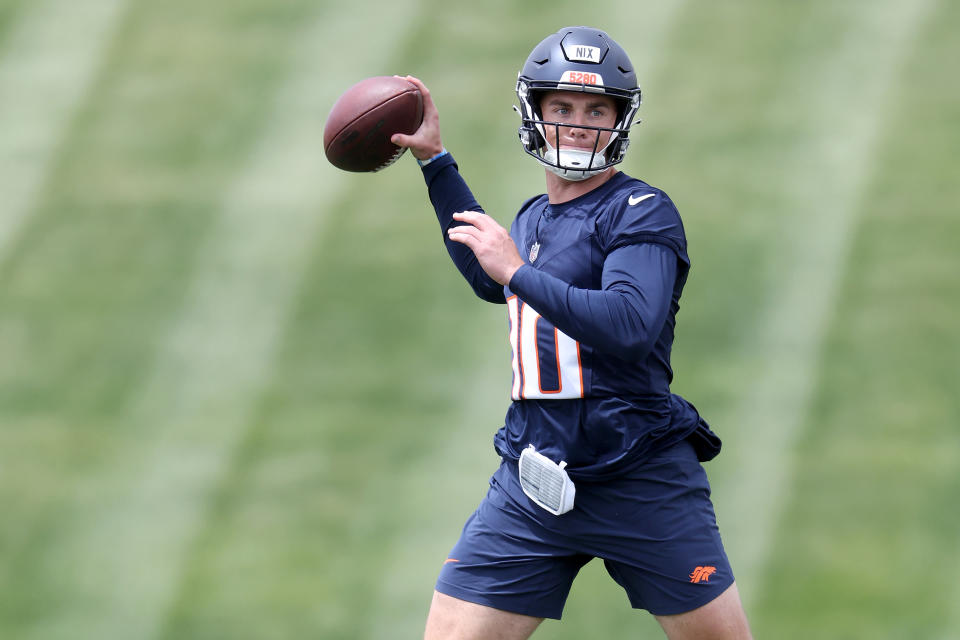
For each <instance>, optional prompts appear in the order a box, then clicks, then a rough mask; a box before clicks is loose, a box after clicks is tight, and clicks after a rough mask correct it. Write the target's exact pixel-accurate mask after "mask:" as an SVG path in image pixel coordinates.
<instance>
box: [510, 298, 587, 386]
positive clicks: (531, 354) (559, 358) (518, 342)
mask: <svg viewBox="0 0 960 640" xmlns="http://www.w3.org/2000/svg"><path fill="white" fill-rule="evenodd" d="M507 314H508V315H509V321H510V348H511V349H513V358H512V365H513V389H512V391H511V393H510V396H511V397H512V398H513V399H514V400H530V399H538V398H539V399H552V400H559V399H563V398H582V397H583V367H582V366H581V364H580V344H579V343H578V342H577V341H576V340H574V339H573V338H571V337H570V336H568V335H566V334H564V333H563V332H562V331H560V330H558V329H557V328H556V327H554V326H553V325H552V324H550V323H549V322H548V321H547V320H545V319H544V318H543V317H542V316H541V315H540V314H539V313H537V312H536V311H534V310H533V309H532V308H531V307H530V306H529V305H527V304H524V303H523V301H521V300H520V299H519V298H518V297H517V296H511V297H510V298H509V299H508V300H507Z"/></svg>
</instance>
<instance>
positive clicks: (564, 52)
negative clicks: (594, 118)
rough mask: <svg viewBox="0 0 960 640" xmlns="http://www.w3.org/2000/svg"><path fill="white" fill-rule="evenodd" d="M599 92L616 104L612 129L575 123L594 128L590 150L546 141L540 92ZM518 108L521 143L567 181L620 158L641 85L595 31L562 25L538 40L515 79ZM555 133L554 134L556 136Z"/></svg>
mask: <svg viewBox="0 0 960 640" xmlns="http://www.w3.org/2000/svg"><path fill="white" fill-rule="evenodd" d="M557 90H559V91H579V92H590V93H602V94H605V95H608V96H611V97H612V98H614V99H615V101H616V103H617V107H618V109H617V121H616V123H615V124H614V126H613V128H603V127H590V126H582V127H581V126H579V125H578V127H577V128H582V129H593V130H596V131H597V140H596V142H594V146H593V152H592V153H591V152H589V151H576V150H566V149H564V150H559V149H558V148H557V147H558V146H559V140H558V139H557V137H555V138H554V140H548V137H549V136H548V135H547V133H546V131H545V129H544V125H545V124H548V123H547V122H546V121H544V119H543V116H542V113H541V111H540V97H541V95H542V93H543V92H545V91H557ZM517 98H518V99H519V100H520V107H514V109H516V111H517V112H518V113H519V114H520V120H521V122H520V129H519V134H520V144H521V145H522V146H523V149H524V151H526V152H527V153H528V154H530V155H531V156H533V157H534V158H536V159H537V160H538V161H539V162H540V163H541V164H543V165H544V166H545V167H546V168H547V169H549V170H550V171H552V172H554V173H556V174H557V175H558V176H560V177H561V178H565V179H567V180H585V179H586V178H589V177H590V176H592V175H596V174H598V173H600V172H601V171H604V170H605V169H607V168H609V167H612V166H613V165H615V164H618V163H620V162H621V161H623V156H624V154H625V153H626V151H627V146H628V145H629V144H630V141H629V139H628V138H627V136H628V134H629V133H630V125H631V124H632V123H633V119H634V117H635V116H636V115H637V110H638V109H639V108H640V88H639V87H638V86H637V76H636V73H635V72H634V70H633V64H631V62H630V58H628V57H627V53H626V51H624V50H623V48H622V47H621V46H620V45H619V44H617V43H616V42H614V40H613V38H611V37H610V36H608V35H607V34H606V33H604V32H603V31H600V30H599V29H593V28H590V27H566V28H564V29H561V30H560V31H558V32H556V33H554V34H552V35H550V36H548V37H547V38H545V39H544V40H543V41H542V42H540V44H538V45H537V46H536V47H535V48H534V49H533V52H532V53H531V54H530V56H529V57H528V58H527V61H526V63H524V65H523V68H522V69H521V70H520V73H519V75H518V77H517ZM601 131H610V132H612V133H611V136H610V140H609V142H608V143H607V145H606V146H605V147H604V148H602V149H598V148H597V146H598V144H599V141H600V132H601ZM558 135H559V134H557V136H558Z"/></svg>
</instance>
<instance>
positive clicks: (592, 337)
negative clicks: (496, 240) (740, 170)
mask: <svg viewBox="0 0 960 640" xmlns="http://www.w3.org/2000/svg"><path fill="white" fill-rule="evenodd" d="M676 278H677V255H676V254H675V253H674V252H673V251H672V250H670V249H669V248H667V247H666V246H663V245H660V244H655V243H642V244H631V245H626V246H623V247H620V248H619V249H616V250H615V251H613V252H612V253H610V254H609V255H608V256H607V258H606V260H605V261H604V264H603V282H602V284H603V289H600V290H593V289H578V288H576V287H573V286H572V285H570V284H568V283H566V282H564V281H563V280H560V279H559V278H557V277H555V276H552V275H550V274H548V273H544V272H543V271H540V270H538V269H535V268H533V267H532V266H530V265H529V264H525V265H524V266H522V267H520V269H519V270H517V272H516V273H515V274H514V275H513V278H511V280H510V290H511V291H513V292H514V293H516V294H517V295H519V296H520V298H521V299H522V300H523V301H524V302H526V303H527V304H529V305H530V306H531V307H533V308H534V309H536V310H537V312H538V313H539V314H540V315H541V316H543V317H544V318H546V319H547V320H549V321H550V323H551V324H553V326H555V327H557V328H558V329H560V330H561V331H563V332H564V333H565V334H567V335H568V336H570V337H571V338H573V339H574V340H577V341H578V342H582V343H583V344H588V345H590V346H592V347H594V348H596V349H598V350H600V351H604V352H606V353H609V354H612V355H615V356H617V357H619V358H622V359H628V360H642V359H644V358H646V357H647V354H649V353H650V350H651V349H653V346H654V344H656V341H657V338H658V337H659V336H660V332H661V331H662V330H663V323H664V321H665V320H666V318H667V314H668V312H669V311H670V302H671V300H672V297H673V286H674V283H675V282H676Z"/></svg>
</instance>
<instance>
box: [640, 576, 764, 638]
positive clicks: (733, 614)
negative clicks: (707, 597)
mask: <svg viewBox="0 0 960 640" xmlns="http://www.w3.org/2000/svg"><path fill="white" fill-rule="evenodd" d="M657 622H659V623H660V626H661V627H663V630H664V631H665V632H666V634H667V637H668V638H669V639H670V640H694V639H696V640H750V638H752V637H753V636H752V635H751V634H750V626H749V624H748V623H747V616H746V614H744V612H743V605H742V604H741V603H740V592H739V591H738V590H737V583H736V582H734V583H733V584H731V585H730V586H729V587H728V588H727V590H726V591H724V592H723V593H721V594H720V595H719V596H717V597H716V598H714V599H713V600H711V601H710V602H708V603H707V604H705V605H703V606H702V607H698V608H696V609H694V610H692V611H687V612H686V613H678V614H676V615H670V616H657Z"/></svg>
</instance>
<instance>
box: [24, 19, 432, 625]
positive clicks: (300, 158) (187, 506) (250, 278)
mask: <svg viewBox="0 0 960 640" xmlns="http://www.w3.org/2000/svg"><path fill="white" fill-rule="evenodd" d="M410 5H411V3H391V4H390V5H389V6H388V5H383V6H382V7H381V8H380V9H379V12H380V13H379V15H378V20H383V21H384V23H385V24H393V25H394V28H393V29H391V30H390V31H389V33H393V34H395V36H396V37H399V36H401V35H402V34H404V33H405V28H404V25H405V22H406V19H405V18H403V17H402V16H410V15H416V11H415V8H416V7H412V6H410ZM327 6H328V7H331V9H330V11H325V12H321V14H320V15H318V16H317V18H316V20H315V21H314V23H313V24H311V25H308V26H306V27H305V28H304V30H303V31H302V33H301V34H300V35H299V40H298V43H297V44H296V45H295V46H296V54H295V56H294V57H293V59H292V61H291V64H290V68H289V75H288V77H287V78H286V79H285V81H284V82H283V84H282V86H281V87H280V89H279V90H278V94H277V98H276V103H275V107H274V109H273V112H272V114H271V115H270V117H269V122H268V123H267V125H266V127H265V129H264V131H263V133H262V135H261V138H260V140H259V141H258V143H257V144H256V145H254V149H253V152H252V154H251V155H250V157H249V159H248V161H247V162H246V164H245V166H243V168H242V169H241V170H240V171H239V173H238V175H237V176H236V177H235V179H234V180H233V182H232V185H231V187H230V188H229V190H228V191H227V192H226V194H225V196H224V200H223V204H222V208H221V210H220V211H219V214H218V216H217V219H216V221H215V222H214V224H213V225H212V228H211V229H210V231H209V236H208V237H207V238H206V245H205V246H204V247H203V248H202V250H201V251H200V254H199V255H200V259H199V262H198V264H197V265H196V270H195V275H194V278H193V283H192V287H191V291H190V294H189V295H188V297H187V300H186V302H185V305H184V307H183V308H182V310H181V311H180V314H179V317H178V318H177V319H176V321H175V322H174V323H173V328H172V330H171V332H170V334H169V336H168V338H167V339H166V341H165V342H164V343H163V345H162V348H161V351H160V352H159V353H158V355H157V358H156V362H155V365H154V368H153V371H152V374H151V375H150V376H149V377H148V380H147V382H146V383H145V384H144V386H143V388H142V390H141V393H140V396H139V402H138V403H137V406H136V407H135V409H134V410H133V412H132V415H131V416H130V425H131V426H130V428H131V429H132V430H134V431H135V432H136V433H137V435H138V439H137V441H136V447H135V448H133V449H134V450H130V449H131V448H130V447H128V448H127V449H126V450H124V451H123V452H122V455H120V456H117V458H116V459H114V460H113V461H112V462H107V463H105V464H104V466H103V467H102V468H100V469H99V470H98V471H97V473H96V477H93V478H90V479H88V481H87V484H86V485H85V488H83V489H81V493H83V496H82V497H81V502H83V503H86V502H89V503H90V504H91V508H90V509H88V510H87V511H86V512H84V513H83V514H82V515H81V516H80V517H78V521H77V522H75V523H71V524H72V525H73V529H72V533H71V535H70V537H69V538H68V540H67V543H66V544H65V545H64V547H63V548H61V549H58V550H57V553H58V554H63V559H64V561H65V562H69V572H65V576H64V579H65V580H66V581H67V589H68V590H69V591H70V592H71V593H72V594H73V596H74V597H73V599H72V601H71V602H69V603H67V604H66V605H65V606H63V607H59V608H57V609H52V610H51V611H50V612H49V616H48V619H47V621H46V622H45V623H44V624H43V625H42V627H38V628H36V629H35V630H34V631H35V633H36V637H43V638H72V637H99V638H125V639H127V640H136V639H145V638H151V637H154V636H155V635H156V634H157V633H158V631H159V630H160V629H161V628H162V625H163V622H164V619H165V616H166V614H167V612H168V609H169V607H170V606H171V603H172V601H173V598H175V597H176V589H177V586H178V584H179V581H180V578H181V574H182V572H183V567H182V562H183V560H184V557H185V555H186V554H187V552H188V551H189V547H190V544H191V542H192V541H193V540H194V538H195V536H196V535H197V533H198V532H199V530H200V529H201V527H202V526H203V522H204V517H205V514H206V512H207V509H208V508H209V505H210V501H211V498H212V495H213V492H214V491H215V489H216V487H217V485H218V483H219V481H220V479H221V477H222V476H223V474H224V473H226V472H227V470H228V469H227V467H228V465H229V462H230V460H231V458H232V456H233V454H234V452H235V449H236V447H237V446H238V444H239V443H240V442H241V441H242V439H243V437H244V434H245V432H246V430H247V429H248V426H249V421H250V417H251V416H250V414H251V411H252V410H253V409H254V407H255V406H256V403H257V401H258V398H259V397H260V393H261V391H262V389H263V387H264V386H265V385H266V384H267V383H268V381H269V379H270V375H271V368H272V365H273V361H274V357H275V353H276V350H277V348H278V346H279V344H280V341H281V338H282V334H283V331H284V329H285V327H286V325H287V324H288V318H289V314H290V312H291V308H292V307H293V304H294V301H295V296H296V294H297V291H298V288H299V286H300V283H301V279H302V275H303V273H304V271H305V268H306V266H307V262H308V260H309V257H310V255H311V250H312V249H313V247H314V246H315V243H316V241H317V238H318V237H319V236H320V235H321V234H322V231H323V228H322V227H323V223H324V220H325V218H326V215H327V214H328V213H329V212H330V209H329V203H330V202H332V201H334V200H335V199H336V196H337V192H338V190H339V188H340V184H341V181H340V174H338V173H337V172H336V171H335V170H333V169H332V168H330V167H328V166H327V165H326V160H325V158H324V157H323V146H322V139H323V136H322V127H323V118H324V116H325V115H326V113H327V111H328V110H329V107H330V105H331V104H332V103H333V101H334V100H335V99H336V96H337V94H338V93H339V92H340V91H342V90H343V89H344V88H345V87H347V86H349V85H350V84H352V82H353V81H356V80H357V79H359V78H361V77H364V75H373V74H372V73H370V70H371V69H379V68H380V66H381V64H382V61H383V60H385V59H387V58H388V56H389V55H390V53H391V52H392V50H393V48H394V46H395V44H396V43H395V41H391V39H390V38H382V37H378V38H375V39H374V38H369V39H363V42H362V45H363V46H357V44H358V36H357V34H362V33H364V30H363V29H362V26H363V25H362V24H361V22H362V21H363V20H365V19H366V17H365V16H364V15H363V14H362V12H360V13H357V12H355V11H352V10H351V9H350V8H349V7H348V6H343V7H340V6H339V5H337V6H336V8H332V7H335V5H329V4H328V5H327ZM331 12H333V13H335V14H336V15H330V14H331ZM353 14H355V15H353ZM384 14H389V15H384ZM391 17H395V18H396V19H393V20H392V19H391ZM354 23H356V24H354ZM378 33H383V32H382V31H378ZM338 51H339V52H344V51H350V55H349V56H340V57H339V58H337V60H336V63H337V64H336V65H331V64H330V54H331V52H338ZM90 494H94V495H90ZM101 494H106V495H107V496H110V497H109V498H104V497H102V495H101Z"/></svg>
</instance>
